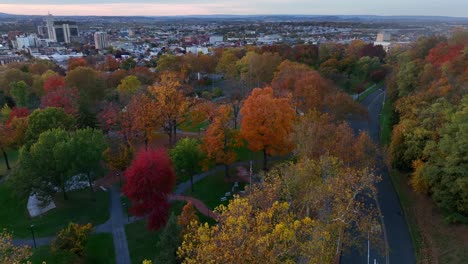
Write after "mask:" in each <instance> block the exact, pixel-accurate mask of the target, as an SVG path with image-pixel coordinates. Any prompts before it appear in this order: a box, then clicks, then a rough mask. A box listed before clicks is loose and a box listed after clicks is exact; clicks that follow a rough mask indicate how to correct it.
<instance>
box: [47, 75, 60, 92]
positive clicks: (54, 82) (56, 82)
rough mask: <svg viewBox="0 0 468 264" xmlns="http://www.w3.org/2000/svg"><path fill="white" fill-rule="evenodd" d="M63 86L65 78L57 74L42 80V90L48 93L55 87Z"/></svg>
mask: <svg viewBox="0 0 468 264" xmlns="http://www.w3.org/2000/svg"><path fill="white" fill-rule="evenodd" d="M64 87H65V78H63V77H62V76H58V75H52V76H50V77H49V78H47V79H46V80H45V81H44V92H45V93H48V92H50V91H54V90H56V89H57V88H64Z"/></svg>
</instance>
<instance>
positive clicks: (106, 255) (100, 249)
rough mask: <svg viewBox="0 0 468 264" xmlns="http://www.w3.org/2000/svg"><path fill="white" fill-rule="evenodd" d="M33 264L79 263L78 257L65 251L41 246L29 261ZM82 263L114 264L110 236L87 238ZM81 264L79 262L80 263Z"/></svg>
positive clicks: (96, 235) (101, 235) (100, 235)
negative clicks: (43, 262)
mask: <svg viewBox="0 0 468 264" xmlns="http://www.w3.org/2000/svg"><path fill="white" fill-rule="evenodd" d="M30 261H31V262H32V263H33V264H36V263H37V264H41V263H42V261H45V262H46V263H47V264H68V263H73V262H80V261H79V259H78V257H76V256H74V255H73V254H71V253H69V252H65V251H55V252H54V251H52V250H51V248H50V246H41V247H38V248H37V249H35V250H34V251H33V255H32V257H31V259H30ZM81 261H82V262H83V263H90V264H101V263H102V264H112V263H115V252H114V244H113V241H112V235H111V234H95V235H91V236H90V237H89V240H88V243H87V245H86V248H85V257H83V259H82V260H81ZM80 263H81V262H80Z"/></svg>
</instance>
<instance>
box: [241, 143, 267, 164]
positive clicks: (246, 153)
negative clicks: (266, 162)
mask: <svg viewBox="0 0 468 264" xmlns="http://www.w3.org/2000/svg"><path fill="white" fill-rule="evenodd" d="M234 151H235V152H236V155H237V161H249V160H263V152H261V151H257V152H253V151H251V150H250V149H249V148H248V147H247V143H244V146H241V147H236V148H235V149H234Z"/></svg>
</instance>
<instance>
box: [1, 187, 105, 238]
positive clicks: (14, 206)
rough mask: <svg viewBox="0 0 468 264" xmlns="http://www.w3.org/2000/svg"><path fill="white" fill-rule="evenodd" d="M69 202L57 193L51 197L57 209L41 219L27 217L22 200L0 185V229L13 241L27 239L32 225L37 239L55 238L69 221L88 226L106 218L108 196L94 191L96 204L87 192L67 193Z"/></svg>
mask: <svg viewBox="0 0 468 264" xmlns="http://www.w3.org/2000/svg"><path fill="white" fill-rule="evenodd" d="M69 197H70V199H69V200H68V201H64V200H63V198H62V196H61V194H57V195H56V197H55V199H54V200H55V204H56V205H57V208H55V209H52V210H51V211H49V212H47V213H46V214H44V215H42V216H38V217H35V218H30V217H29V214H28V211H27V209H26V203H27V201H25V200H23V201H22V200H19V199H18V198H17V197H15V195H14V193H13V192H12V190H11V189H10V188H9V187H8V186H7V185H5V184H1V185H0V204H1V205H2V209H1V210H0V226H1V227H2V228H6V229H8V230H9V231H11V232H13V236H14V237H15V238H29V237H30V232H31V231H30V229H29V226H30V225H31V224H34V226H35V227H34V230H35V233H36V236H37V237H44V236H51V235H55V234H56V233H57V231H59V230H60V229H62V228H64V227H65V226H66V225H67V224H68V223H69V222H71V221H73V222H76V223H88V222H90V223H92V224H93V225H98V224H101V223H104V222H105V221H106V220H107V219H108V218H109V209H108V207H109V200H108V197H109V195H108V193H106V192H103V191H100V190H98V191H97V193H96V198H97V199H96V201H92V200H91V199H90V194H89V190H88V189H84V190H80V191H73V192H70V193H69Z"/></svg>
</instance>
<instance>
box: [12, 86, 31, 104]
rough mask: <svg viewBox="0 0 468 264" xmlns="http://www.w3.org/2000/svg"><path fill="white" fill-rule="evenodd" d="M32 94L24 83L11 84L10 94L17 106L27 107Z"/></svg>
mask: <svg viewBox="0 0 468 264" xmlns="http://www.w3.org/2000/svg"><path fill="white" fill-rule="evenodd" d="M30 93H31V91H30V88H29V86H28V85H27V84H26V83H25V82H24V81H19V82H12V83H10V94H11V95H12V96H13V99H15V102H16V106H19V107H27V106H28V101H29V94H30Z"/></svg>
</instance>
